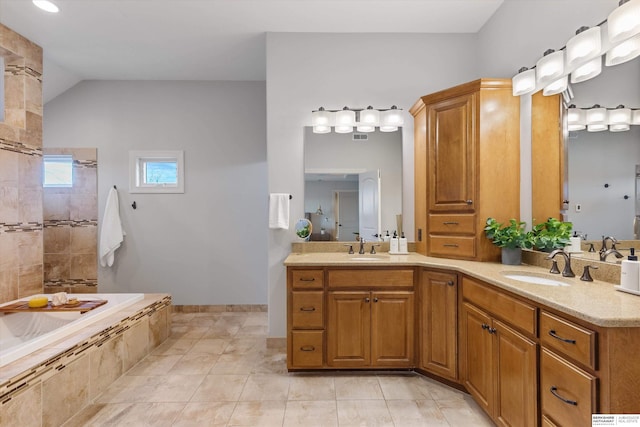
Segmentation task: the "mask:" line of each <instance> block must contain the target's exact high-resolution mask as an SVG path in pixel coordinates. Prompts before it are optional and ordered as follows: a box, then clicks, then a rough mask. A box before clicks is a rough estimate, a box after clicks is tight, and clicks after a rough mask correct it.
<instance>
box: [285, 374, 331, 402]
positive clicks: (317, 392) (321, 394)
mask: <svg viewBox="0 0 640 427" xmlns="http://www.w3.org/2000/svg"><path fill="white" fill-rule="evenodd" d="M335 398H336V387H335V385H334V382H333V377H325V376H316V375H311V376H292V377H291V379H290V383H289V400H335Z"/></svg>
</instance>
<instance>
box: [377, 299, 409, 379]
mask: <svg viewBox="0 0 640 427" xmlns="http://www.w3.org/2000/svg"><path fill="white" fill-rule="evenodd" d="M371 294H372V302H371V362H372V363H371V364H372V365H373V366H393V367H403V366H406V367H411V366H413V364H414V363H413V352H414V351H413V349H414V338H413V337H414V329H415V328H414V312H415V307H414V293H413V292H412V291H396V292H372V293H371Z"/></svg>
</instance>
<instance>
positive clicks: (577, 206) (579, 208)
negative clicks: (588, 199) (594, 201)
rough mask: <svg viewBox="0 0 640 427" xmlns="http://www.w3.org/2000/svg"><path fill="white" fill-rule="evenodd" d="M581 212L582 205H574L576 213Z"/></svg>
mask: <svg viewBox="0 0 640 427" xmlns="http://www.w3.org/2000/svg"><path fill="white" fill-rule="evenodd" d="M581 211H582V205H581V204H580V203H576V212H581Z"/></svg>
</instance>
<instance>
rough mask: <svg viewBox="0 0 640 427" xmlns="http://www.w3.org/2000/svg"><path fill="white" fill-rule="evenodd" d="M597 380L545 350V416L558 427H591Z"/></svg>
mask: <svg viewBox="0 0 640 427" xmlns="http://www.w3.org/2000/svg"><path fill="white" fill-rule="evenodd" d="M596 382H597V379H596V378H595V377H594V376H592V375H590V374H588V373H587V372H585V371H583V370H582V369H580V368H578V367H577V366H574V365H573V364H571V363H569V362H567V361H566V360H564V359H562V358H561V357H559V356H557V355H555V354H554V353H552V352H551V351H549V350H547V349H545V348H543V349H542V355H541V359H540V402H541V409H542V415H543V417H545V416H546V417H547V418H549V419H550V420H552V421H553V423H554V424H557V425H560V426H563V427H568V426H576V427H582V426H589V425H591V414H594V413H596V410H597V407H596Z"/></svg>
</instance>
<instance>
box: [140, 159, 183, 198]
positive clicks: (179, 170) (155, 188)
mask: <svg viewBox="0 0 640 427" xmlns="http://www.w3.org/2000/svg"><path fill="white" fill-rule="evenodd" d="M147 162H169V163H175V164H176V178H177V183H176V184H166V183H159V184H153V183H148V182H144V170H145V168H144V166H145V163H147ZM129 193H184V151H182V150H136V151H129Z"/></svg>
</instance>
